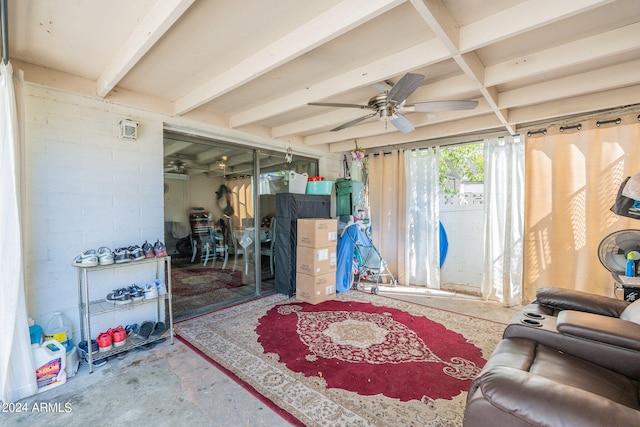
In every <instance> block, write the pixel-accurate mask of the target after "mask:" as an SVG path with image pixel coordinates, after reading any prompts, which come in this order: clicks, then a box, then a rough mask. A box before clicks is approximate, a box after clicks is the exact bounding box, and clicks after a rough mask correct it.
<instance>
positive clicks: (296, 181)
mask: <svg viewBox="0 0 640 427" xmlns="http://www.w3.org/2000/svg"><path fill="white" fill-rule="evenodd" d="M307 179H309V175H308V174H306V173H303V174H300V173H296V172H294V171H289V193H296V194H304V192H305V190H306V189H307Z"/></svg>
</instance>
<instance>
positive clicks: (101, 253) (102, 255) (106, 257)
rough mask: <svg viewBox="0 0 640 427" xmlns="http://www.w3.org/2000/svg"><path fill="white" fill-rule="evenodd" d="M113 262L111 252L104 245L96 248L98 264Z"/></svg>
mask: <svg viewBox="0 0 640 427" xmlns="http://www.w3.org/2000/svg"><path fill="white" fill-rule="evenodd" d="M114 262H115V258H114V256H113V252H112V251H111V249H109V248H107V247H106V246H102V247H101V248H100V249H98V263H99V264H100V265H111V264H113V263H114Z"/></svg>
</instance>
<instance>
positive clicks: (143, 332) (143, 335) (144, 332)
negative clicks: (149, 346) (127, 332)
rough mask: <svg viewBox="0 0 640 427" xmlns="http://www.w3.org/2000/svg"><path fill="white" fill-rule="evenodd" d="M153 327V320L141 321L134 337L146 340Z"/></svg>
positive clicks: (154, 325)
mask: <svg viewBox="0 0 640 427" xmlns="http://www.w3.org/2000/svg"><path fill="white" fill-rule="evenodd" d="M155 327H156V324H155V323H154V322H152V321H150V320H145V321H144V322H142V324H140V329H139V330H138V332H137V333H136V334H135V335H134V337H135V338H136V339H139V340H146V339H148V338H149V336H150V335H151V333H152V332H153V330H154V329H155Z"/></svg>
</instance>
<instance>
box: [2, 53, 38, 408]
mask: <svg viewBox="0 0 640 427" xmlns="http://www.w3.org/2000/svg"><path fill="white" fill-rule="evenodd" d="M18 135H19V134H18V111H17V108H16V98H15V92H14V87H13V69H12V67H11V64H10V63H7V64H4V63H3V62H2V61H0V176H1V179H0V202H1V203H2V209H0V236H2V244H1V245H0V343H2V345H1V346H0V389H1V391H2V396H0V397H2V401H3V402H15V401H17V400H20V399H22V398H24V397H27V396H31V395H33V394H35V393H36V392H37V391H38V385H37V383H36V378H35V368H34V366H33V358H32V356H31V342H30V339H29V324H28V320H27V309H26V303H25V293H24V276H23V273H22V238H21V229H20V227H21V225H20V216H19V201H20V197H19V194H20V193H19V191H18V183H19V181H18V167H17V159H18V156H17V155H16V152H19V149H18V147H19V144H18V141H19V139H18Z"/></svg>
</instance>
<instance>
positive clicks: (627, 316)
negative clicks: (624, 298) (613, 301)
mask: <svg viewBox="0 0 640 427" xmlns="http://www.w3.org/2000/svg"><path fill="white" fill-rule="evenodd" d="M620 318H621V319H622V320H627V321H629V322H633V323H637V324H639V325H640V299H639V300H637V301H634V302H633V303H631V304H629V305H628V306H627V308H625V309H624V311H623V312H622V313H621V314H620Z"/></svg>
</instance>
